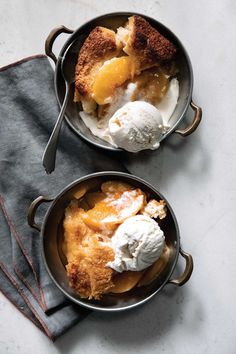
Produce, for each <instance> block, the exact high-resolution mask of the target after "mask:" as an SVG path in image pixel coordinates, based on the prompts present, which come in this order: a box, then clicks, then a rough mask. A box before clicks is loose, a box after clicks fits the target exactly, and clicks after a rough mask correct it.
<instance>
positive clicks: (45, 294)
mask: <svg viewBox="0 0 236 354" xmlns="http://www.w3.org/2000/svg"><path fill="white" fill-rule="evenodd" d="M53 77H54V75H53V70H52V68H51V66H50V63H49V61H48V59H47V57H46V56H44V55H38V56H34V57H30V58H26V59H23V60H22V61H20V62H18V63H15V64H12V65H9V66H7V67H4V68H1V69H0V290H1V291H2V293H3V294H4V295H5V296H6V297H7V298H8V299H9V300H10V301H11V302H12V303H13V304H14V305H15V306H16V307H17V309H18V310H20V311H21V312H22V313H23V314H24V315H25V316H26V317H27V318H29V319H30V320H31V321H32V322H33V323H34V324H35V325H36V326H37V327H38V328H39V329H40V330H42V331H43V332H44V333H45V334H46V335H47V336H48V337H49V338H50V339H52V340H55V339H56V338H57V337H59V336H60V335H61V334H63V333H64V332H65V331H66V330H68V329H69V328H70V327H72V326H73V325H75V324H76V323H78V322H79V321H80V320H82V319H83V318H84V317H85V316H86V315H87V314H88V313H89V311H87V310H85V309H83V308H81V307H79V306H77V305H75V304H73V303H71V302H69V301H68V300H67V299H66V298H65V296H64V295H63V294H62V293H61V292H60V291H59V290H58V289H57V287H56V286H55V285H54V284H53V283H52V281H51V279H50V277H49V276H48V274H47V272H46V270H45V267H44V264H43V261H42V258H41V250H40V242H39V241H40V240H39V233H38V232H37V231H36V230H33V229H31V228H30V227H29V226H28V224H27V211H28V207H29V205H30V203H31V202H32V200H33V199H35V198H36V197H37V196H39V195H45V196H50V197H53V196H56V195H57V194H58V193H59V192H60V190H62V189H63V188H64V187H65V186H66V185H67V184H69V183H70V182H72V181H73V180H75V179H77V178H79V177H81V176H84V175H86V174H89V173H92V172H97V171H104V170H119V171H124V170H125V168H124V167H123V165H122V164H121V163H120V162H119V161H118V160H117V158H113V157H112V155H110V154H107V153H105V152H104V151H102V150H97V149H95V148H93V147H92V146H90V145H88V144H87V143H85V142H84V141H82V140H81V139H79V138H78V136H76V135H75V134H74V133H73V132H72V131H71V130H70V129H69V128H68V127H67V125H66V124H64V126H63V128H62V131H61V135H60V142H59V146H58V151H57V162H56V170H55V171H54V172H53V173H52V174H51V175H46V173H45V171H44V168H43V166H42V154H43V150H44V148H45V146H46V143H47V141H48V139H49V136H50V133H51V131H52V129H53V126H54V124H55V121H56V119H57V116H58V114H59V108H58V104H57V101H56V97H55V94H54V86H53ZM47 207H48V206H46V205H44V206H40V209H39V210H38V212H37V214H38V220H41V221H42V219H43V215H44V214H45V211H46V208H47Z"/></svg>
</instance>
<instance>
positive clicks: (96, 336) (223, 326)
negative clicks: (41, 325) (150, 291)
mask: <svg viewBox="0 0 236 354" xmlns="http://www.w3.org/2000/svg"><path fill="white" fill-rule="evenodd" d="M114 11H136V12H140V13H144V14H147V15H149V16H152V17H154V18H156V19H157V20H159V21H160V22H162V23H163V24H165V25H166V26H167V27H169V28H170V29H171V30H172V31H174V32H175V33H176V34H177V36H178V37H179V38H180V39H181V41H182V43H183V44H184V46H185V48H186V49H187V51H188V53H189V55H190V58H191V61H192V64H193V70H194V78H195V80H194V91H193V97H194V100H195V102H196V103H197V104H198V105H200V106H201V107H202V108H203V120H202V123H201V125H200V127H199V129H198V130H197V131H196V132H195V133H194V134H193V135H192V136H189V137H186V138H181V137H179V136H174V135H173V136H171V137H170V138H169V139H168V140H167V141H166V142H164V143H163V144H162V146H161V148H160V149H159V150H158V151H156V152H152V153H142V154H140V155H139V157H138V158H132V159H130V160H129V161H128V162H127V163H128V166H129V168H130V170H131V171H132V172H133V173H134V174H137V175H138V176H141V177H143V178H145V179H146V180H148V181H149V182H151V183H153V184H154V185H155V186H156V187H158V189H159V190H160V191H161V192H162V193H163V194H164V195H165V197H166V198H167V200H168V201H169V202H170V203H171V205H172V206H173V209H174V211H175V213H176V216H177V220H178V222H179V227H180V232H181V243H182V247H183V249H184V250H186V251H187V252H189V253H191V254H192V255H193V258H194V262H195V268H194V273H193V275H192V278H191V279H190V281H189V282H188V283H187V284H186V285H185V286H183V287H182V288H175V287H174V286H171V285H168V286H166V287H165V289H164V291H162V292H161V293H160V294H159V295H157V296H156V297H155V298H154V299H153V300H151V301H150V302H148V303H147V304H146V305H144V306H142V307H140V308H139V309H137V310H136V311H131V312H127V313H120V314H115V315H112V316H108V315H106V314H99V313H93V314H92V315H90V316H89V317H88V318H87V319H85V320H84V321H83V322H82V323H80V324H78V325H77V326H76V327H74V328H73V329H72V330H70V331H69V332H68V333H66V334H65V335H64V336H63V337H61V338H60V339H59V340H58V341H57V342H56V343H54V344H53V343H51V342H50V341H49V340H48V339H47V338H46V337H45V336H44V335H43V334H42V333H41V332H40V331H39V330H38V329H37V328H36V327H34V326H33V325H32V323H31V322H30V321H28V320H27V319H25V318H24V317H23V316H22V315H21V314H20V313H19V312H18V311H17V310H16V309H15V308H14V307H13V306H12V305H11V304H10V303H9V302H8V300H6V299H5V297H3V296H2V295H1V294H0V313H1V315H0V333H1V336H0V353H3V354H5V353H12V354H13V353H14V354H15V353H18V354H23V353H32V352H34V354H40V353H47V354H51V353H52V354H56V353H62V354H72V353H76V354H77V353H83V354H87V353H95V352H96V353H98V354H100V353H102V354H106V353H109V354H110V353H136V354H139V353H145V354H149V353H161V352H163V353H170V354H175V353H177V354H181V353H184V354H186V353H191V354H193V353H198V354H201V353H208V354H209V353H210V354H211V353H214V354H223V353H227V354H231V353H232V354H233V353H236V340H235V329H236V305H235V298H236V282H235V280H234V279H235V269H236V257H235V249H236V237H235V230H236V217H235V212H236V183H235V179H236V157H235V150H236V144H235V131H236V118H235V109H234V101H235V98H236V86H235V84H234V82H233V80H234V76H235V55H236V45H235V33H236V21H235V13H236V3H235V2H233V1H232V0H226V1H221V2H220V1H218V2H216V1H212V0H209V1H203V0H200V1H197V2H196V1H195V2H193V1H188V0H182V1H177V0H170V1H168V2H167V1H164V0H160V1H154V0H149V1H144V0H137V1H131V0H129V1H128V0H125V1H124V0H119V1H115V0H110V1H107V0H100V1H94V0H90V1H89V0H86V1H82V0H81V1H79V0H78V1H76V0H69V1H68V0H60V1H56V0H50V1H45V0H38V1H30V0H24V1H23V0H22V1H14V0H2V1H1V5H0V33H1V37H0V52H1V55H0V66H2V65H6V64H9V63H11V62H14V61H16V60H19V59H21V58H22V57H25V56H30V55H33V54H38V53H42V52H43V50H44V41H45V38H46V36H47V35H48V33H49V31H50V30H51V29H52V28H53V27H55V26H57V25H60V24H64V25H65V26H67V27H71V28H77V27H79V26H80V25H81V24H82V23H83V22H85V21H86V20H89V19H91V18H93V17H95V16H97V15H100V14H103V13H106V12H114ZM65 38H66V36H62V38H60V39H59V40H58V41H57V43H56V50H58V48H60V46H61V45H62V43H63V41H64V40H65ZM188 116H189V118H190V117H191V112H189V113H188ZM181 267H183V265H182V264H181V261H180V268H181Z"/></svg>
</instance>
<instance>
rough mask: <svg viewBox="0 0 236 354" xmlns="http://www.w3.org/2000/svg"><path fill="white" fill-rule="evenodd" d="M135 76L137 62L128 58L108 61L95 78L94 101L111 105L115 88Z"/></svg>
mask: <svg viewBox="0 0 236 354" xmlns="http://www.w3.org/2000/svg"><path fill="white" fill-rule="evenodd" d="M134 74H135V62H134V60H132V59H131V58H130V57H128V56H124V57H120V58H113V59H111V60H108V61H106V62H105V63H104V65H103V66H102V67H101V68H100V70H99V72H98V74H97V76H96V77H95V80H94V84H93V99H94V100H95V101H96V102H97V103H98V104H99V105H103V104H106V103H109V102H110V98H111V96H112V94H113V92H114V90H115V88H116V87H119V86H121V85H123V84H124V83H125V82H126V81H127V80H129V79H131V78H132V77H133V76H134Z"/></svg>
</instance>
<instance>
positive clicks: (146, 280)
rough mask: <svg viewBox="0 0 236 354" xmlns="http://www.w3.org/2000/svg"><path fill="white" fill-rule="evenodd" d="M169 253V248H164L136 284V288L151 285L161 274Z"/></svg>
mask: <svg viewBox="0 0 236 354" xmlns="http://www.w3.org/2000/svg"><path fill="white" fill-rule="evenodd" d="M170 252H171V251H170V248H169V247H167V246H165V248H164V250H163V252H162V255H161V256H160V258H159V259H158V260H157V261H156V262H155V263H154V264H153V265H152V266H151V267H149V268H148V269H147V270H146V271H145V273H144V275H143V277H142V278H141V280H140V282H139V283H138V287H140V286H147V285H149V284H151V283H152V282H153V281H154V280H155V279H156V278H157V277H158V276H159V275H160V274H161V272H162V271H163V269H164V268H165V267H166V265H167V263H168V260H169V257H170Z"/></svg>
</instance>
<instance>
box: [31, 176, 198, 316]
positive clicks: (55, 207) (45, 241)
mask: <svg viewBox="0 0 236 354" xmlns="http://www.w3.org/2000/svg"><path fill="white" fill-rule="evenodd" d="M117 179H118V180H121V181H124V182H127V183H130V184H131V185H133V186H136V187H138V188H140V189H142V190H143V191H144V192H145V193H148V195H150V197H151V198H156V199H164V200H165V201H166V199H165V197H163V196H162V194H161V193H160V192H158V191H157V190H156V189H155V188H154V187H152V186H151V185H150V184H149V183H147V182H145V181H144V180H142V179H140V178H138V177H136V176H133V175H130V174H127V173H123V172H113V171H112V172H98V173H93V174H90V175H87V176H85V177H82V178H80V179H78V180H76V181H74V182H73V183H71V184H70V185H68V186H67V187H66V188H65V189H64V190H63V191H61V192H60V193H59V194H58V196H57V197H56V198H46V197H43V196H40V197H38V198H37V199H35V200H34V201H33V202H32V204H31V206H30V208H29V211H28V223H29V225H30V226H31V227H33V228H35V229H37V230H38V231H40V238H41V247H42V256H43V260H44V263H45V266H46V269H47V271H48V273H49V275H50V276H51V278H52V280H53V281H54V283H55V284H56V285H57V287H58V288H59V289H60V290H61V291H62V292H63V293H64V294H65V295H66V296H67V297H68V298H69V299H70V300H72V301H74V302H75V303H76V304H79V305H81V306H84V307H86V308H89V309H93V310H101V311H108V312H109V311H110V312H114V311H122V310H127V309H131V308H134V307H136V306H138V305H141V304H143V303H145V302H146V301H148V300H149V299H151V298H152V297H153V296H154V295H155V294H157V293H158V292H159V291H160V290H161V289H162V288H163V287H164V286H165V285H166V284H174V285H177V286H182V285H183V284H185V283H186V282H187V281H188V280H189V278H190V276H191V274H192V271H193V259H192V256H191V255H190V254H188V253H186V252H184V251H183V250H182V249H181V247H180V236H179V228H178V224H177V221H176V217H175V215H174V212H173V210H172V208H171V206H170V205H169V203H168V202H167V201H166V203H167V209H168V212H167V217H166V218H165V219H163V221H162V224H161V228H162V230H163V231H164V234H165V238H166V244H167V246H168V248H169V249H170V257H169V259H168V262H167V264H166V266H165V268H164V269H163V270H162V272H161V274H160V275H159V276H158V278H157V279H156V280H155V281H154V282H152V283H151V284H150V285H148V286H145V287H140V288H136V289H134V290H131V291H130V292H127V293H124V294H119V295H115V294H114V295H112V294H108V295H105V296H104V298H103V299H102V300H101V301H91V300H86V299H81V298H80V297H79V295H78V294H76V293H75V291H74V290H73V289H71V288H70V287H69V285H68V280H67V275H66V269H65V264H66V261H65V257H64V255H63V253H62V250H61V243H62V237H63V226H62V221H63V218H64V210H65V208H66V207H67V205H68V204H69V202H70V201H71V199H72V198H73V195H74V193H75V192H76V191H78V189H79V188H82V186H83V184H88V183H89V184H90V183H92V185H93V187H94V185H97V186H100V184H101V183H102V182H104V181H106V180H117ZM44 202H52V204H51V206H50V207H49V208H48V210H47V213H46V215H45V217H44V220H43V223H42V226H41V227H40V226H39V225H37V224H36V223H35V221H34V218H35V214H36V211H37V208H38V207H39V205H40V204H41V203H44ZM179 254H181V255H182V256H183V257H184V258H185V261H186V265H185V270H184V272H183V274H182V275H181V276H180V277H179V278H177V279H172V278H171V275H172V273H173V271H174V269H175V267H176V264H177V261H178V257H179Z"/></svg>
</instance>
